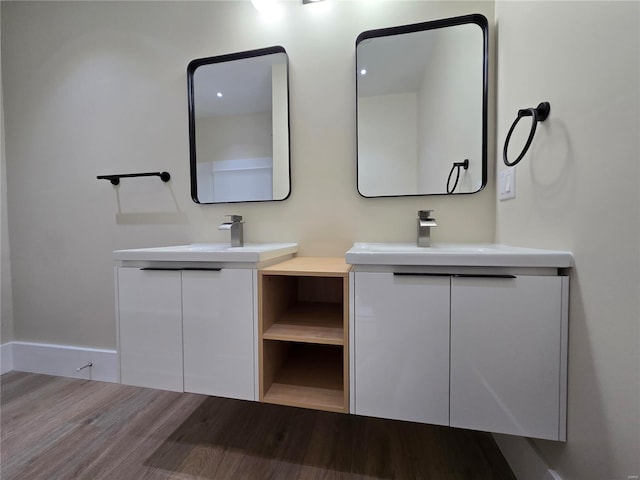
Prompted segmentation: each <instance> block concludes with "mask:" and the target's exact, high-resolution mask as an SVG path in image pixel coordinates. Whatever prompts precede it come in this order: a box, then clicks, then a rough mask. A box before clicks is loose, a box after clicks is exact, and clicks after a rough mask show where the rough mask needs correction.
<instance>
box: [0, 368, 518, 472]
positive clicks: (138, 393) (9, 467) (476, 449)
mask: <svg viewBox="0 0 640 480" xmlns="http://www.w3.org/2000/svg"><path fill="white" fill-rule="evenodd" d="M0 396H1V410H0V417H1V422H0V428H1V431H0V436H1V444H0V450H1V464H0V478H2V480H14V479H15V480H17V479H20V480H37V479H46V480H52V479H56V480H58V479H73V480H80V479H87V480H88V479H91V480H97V479H109V480H129V479H131V480H143V479H172V480H191V479H216V480H217V479H220V480H226V479H248V480H254V479H255V480H267V479H278V480H280V479H283V480H287V479H301V480H302V479H304V480H306V479H317V480H320V479H358V480H364V479H412V480H413V479H425V480H448V479H464V480H469V479H477V480H482V479H491V480H502V479H504V480H515V476H514V475H513V473H512V472H511V471H510V469H509V467H508V465H507V464H506V462H505V460H504V458H503V457H502V456H501V454H500V452H499V450H498V448H497V447H496V445H495V443H494V442H493V440H492V439H491V437H490V436H488V435H486V434H482V433H478V432H471V431H466V430H459V429H453V428H446V427H436V426H430V425H421V424H415V423H409V422H396V421H391V420H382V419H375V418H368V417H360V416H356V415H345V414H337V413H336V414H334V413H327V412H319V411H313V410H305V409H299V408H291V407H281V406H277V405H267V404H261V403H256V402H245V401H239V400H229V399H224V398H217V397H207V396H204V395H194V394H187V393H183V394H179V393H173V392H164V391H160V390H152V389H146V388H136V387H129V386H125V385H116V384H110V383H103V382H95V381H93V382H92V381H87V380H77V379H70V378H62V377H52V376H46V375H36V374H31V373H21V372H10V373H7V374H5V375H3V376H2V377H1V390H0Z"/></svg>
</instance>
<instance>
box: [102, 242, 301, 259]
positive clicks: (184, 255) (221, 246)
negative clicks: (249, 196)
mask: <svg viewBox="0 0 640 480" xmlns="http://www.w3.org/2000/svg"><path fill="white" fill-rule="evenodd" d="M297 251H298V244H297V243H255V244H251V243H248V244H245V245H244V246H243V247H232V246H231V245H230V244H229V243H193V244H191V245H175V246H168V247H151V248H134V249H129V250H115V251H114V252H113V259H114V260H121V261H149V262H246V263H257V262H264V261H266V260H272V259H274V258H278V257H284V256H288V255H292V254H294V253H296V252H297Z"/></svg>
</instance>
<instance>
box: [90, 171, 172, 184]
mask: <svg viewBox="0 0 640 480" xmlns="http://www.w3.org/2000/svg"><path fill="white" fill-rule="evenodd" d="M130 177H160V180H162V181H163V182H168V181H169V180H170V179H171V175H170V174H169V172H147V173H122V174H115V175H98V176H97V177H96V178H97V179H98V180H109V181H110V182H111V184H112V185H118V184H119V183H120V179H121V178H130Z"/></svg>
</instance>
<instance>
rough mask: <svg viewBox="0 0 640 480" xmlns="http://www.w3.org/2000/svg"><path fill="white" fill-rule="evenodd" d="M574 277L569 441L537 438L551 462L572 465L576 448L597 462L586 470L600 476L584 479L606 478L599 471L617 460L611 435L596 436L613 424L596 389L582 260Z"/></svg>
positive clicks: (577, 452) (573, 271)
mask: <svg viewBox="0 0 640 480" xmlns="http://www.w3.org/2000/svg"><path fill="white" fill-rule="evenodd" d="M570 277H571V280H570V289H571V292H570V295H569V298H570V305H569V318H570V320H569V364H568V394H567V397H568V398H567V402H568V405H567V442H566V443H564V442H553V441H548V440H534V444H535V445H536V447H537V448H538V449H539V451H540V453H541V454H542V458H543V459H544V460H545V461H546V463H547V464H548V465H562V464H565V465H567V464H571V463H572V462H571V461H567V459H564V460H562V459H563V457H565V456H571V455H573V454H574V449H575V455H576V456H578V455H579V456H580V458H581V461H580V463H583V464H585V463H588V462H593V465H585V466H584V471H592V472H595V473H594V475H596V476H594V477H588V478H585V479H584V480H589V479H591V480H602V477H601V476H599V473H598V472H613V471H614V465H615V464H616V462H615V459H614V458H613V456H614V455H613V453H614V452H612V451H611V448H610V447H609V442H608V441H607V438H606V437H604V438H602V437H601V438H596V436H597V435H601V434H602V432H607V431H608V430H609V429H610V426H608V425H607V423H606V421H605V416H604V414H605V409H604V406H603V402H602V395H601V392H600V391H599V390H596V388H598V385H599V382H598V381H597V378H596V377H597V372H596V369H595V364H594V360H593V354H592V349H591V344H592V343H593V342H592V339H591V338H590V335H589V331H588V325H587V324H588V323H589V322H587V318H586V311H585V307H584V302H583V295H582V291H581V287H580V281H579V262H578V261H576V266H575V267H574V268H573V269H571V270H570ZM580 430H584V431H580ZM585 438H592V443H591V445H590V447H591V449H592V452H591V455H588V456H585V455H584V445H578V444H576V440H580V439H585ZM573 445H576V446H575V447H574V446H573ZM558 473H559V474H560V476H561V478H568V477H565V476H564V475H563V472H562V471H559V472H558ZM609 478H613V477H609Z"/></svg>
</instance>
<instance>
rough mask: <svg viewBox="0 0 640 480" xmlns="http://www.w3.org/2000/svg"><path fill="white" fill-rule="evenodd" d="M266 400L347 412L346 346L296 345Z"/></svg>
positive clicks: (268, 392)
mask: <svg viewBox="0 0 640 480" xmlns="http://www.w3.org/2000/svg"><path fill="white" fill-rule="evenodd" d="M263 401H264V402H267V403H275V404H278V405H288V406H292V407H303V408H313V409H317V410H326V411H330V412H346V411H347V409H348V408H347V406H345V402H344V381H343V366H342V349H341V348H339V347H317V346H316V347H315V348H314V347H309V346H307V347H304V348H292V349H291V353H290V355H288V357H287V358H286V361H285V362H283V365H282V367H281V369H280V370H279V371H278V373H277V374H276V376H275V379H274V381H273V383H272V384H271V385H270V387H269V389H268V390H267V391H266V392H265V394H264V398H263Z"/></svg>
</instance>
